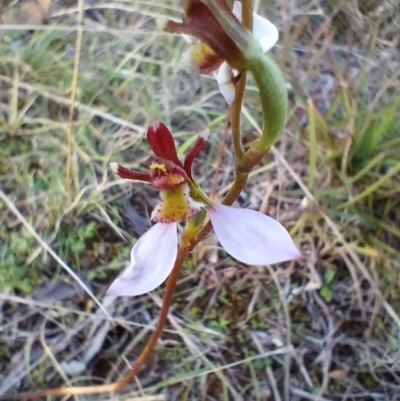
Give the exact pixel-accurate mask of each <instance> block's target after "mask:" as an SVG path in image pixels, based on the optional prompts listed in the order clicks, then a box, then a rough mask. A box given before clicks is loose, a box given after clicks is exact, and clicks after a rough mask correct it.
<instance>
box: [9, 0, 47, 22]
mask: <svg viewBox="0 0 400 401" xmlns="http://www.w3.org/2000/svg"><path fill="white" fill-rule="evenodd" d="M51 2H52V0H40V1H38V2H36V1H30V2H29V3H25V4H24V5H23V6H22V7H21V8H20V9H18V10H13V9H11V10H9V11H8V13H6V15H5V18H4V20H5V22H6V23H7V24H17V25H40V24H41V23H42V22H43V21H44V19H45V18H46V16H47V13H48V11H49V9H50V6H51Z"/></svg>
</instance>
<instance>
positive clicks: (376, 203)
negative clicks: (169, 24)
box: [0, 0, 400, 401]
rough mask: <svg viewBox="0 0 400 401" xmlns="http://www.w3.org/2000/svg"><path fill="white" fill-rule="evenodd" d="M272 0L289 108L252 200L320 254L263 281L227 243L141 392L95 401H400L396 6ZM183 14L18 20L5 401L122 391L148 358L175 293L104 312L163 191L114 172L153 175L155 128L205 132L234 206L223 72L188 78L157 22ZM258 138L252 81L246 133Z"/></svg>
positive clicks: (98, 9) (7, 182) (5, 58)
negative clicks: (125, 378) (100, 389)
mask: <svg viewBox="0 0 400 401" xmlns="http://www.w3.org/2000/svg"><path fill="white" fill-rule="evenodd" d="M9 3H11V2H9ZM20 3H22V2H20ZM267 3H268V4H265V3H264V2H263V1H257V0H255V6H256V8H258V9H259V11H260V13H261V14H266V13H267V11H268V16H269V18H270V19H272V20H273V21H274V22H275V23H276V24H277V25H278V26H279V29H280V31H281V40H280V42H279V45H278V46H277V47H276V48H275V49H274V51H273V57H274V58H275V59H276V60H277V61H278V62H279V63H280V65H281V67H282V68H283V69H284V71H285V75H286V78H287V82H288V85H289V87H290V90H289V92H290V102H291V110H290V115H289V118H288V123H287V126H286V128H285V131H284V133H283V135H282V137H281V140H280V141H279V142H278V143H277V144H276V148H274V149H273V150H272V151H271V154H270V156H269V157H268V158H267V159H266V160H265V161H264V163H263V164H262V165H260V167H259V168H258V169H256V170H255V171H254V172H253V173H252V174H251V178H250V180H249V184H248V186H247V188H246V190H245V191H244V193H243V194H242V196H241V197H240V198H239V200H238V205H242V206H244V207H250V208H254V209H258V210H261V211H263V212H266V213H268V214H270V215H272V216H274V217H276V218H277V219H278V220H280V221H281V222H283V223H284V224H285V225H286V226H287V227H288V229H289V230H290V231H291V234H292V235H293V238H294V240H295V242H296V243H297V244H298V246H299V247H300V248H301V250H302V253H303V256H304V257H303V258H302V259H301V260H299V261H296V262H293V263H287V264H282V265H280V266H274V267H248V266H244V265H242V264H240V263H238V262H236V261H234V260H232V259H231V258H229V257H227V255H226V254H225V253H224V252H223V251H222V250H221V249H220V248H219V247H218V243H217V242H216V241H215V239H214V237H213V236H211V237H210V239H208V240H207V241H206V242H205V243H203V244H201V245H200V246H199V247H198V248H197V249H196V251H195V252H194V253H193V255H192V256H191V257H190V258H189V259H188V260H187V261H186V264H185V269H184V271H183V273H182V275H181V280H180V282H179V285H178V287H177V292H176V295H175V299H174V303H173V307H172V308H171V311H170V315H169V323H168V326H167V328H166V329H165V332H164V334H163V337H162V339H161V340H160V341H159V344H158V346H157V348H156V352H154V353H153V356H152V358H151V360H149V361H148V362H147V363H146V364H145V366H144V367H143V369H142V371H141V373H140V374H139V376H138V377H137V380H136V381H135V382H133V383H132V385H131V386H130V387H129V388H126V389H125V391H124V395H117V394H112V395H109V394H105V395H103V396H96V397H95V398H94V399H98V400H103V399H104V400H106V399H107V400H111V399H112V400H118V399H130V400H133V399H135V400H136V399H138V400H139V399H140V400H164V399H165V400H166V399H168V400H195V401H197V400H277V401H279V400H286V401H289V400H290V401H297V400H299V401H300V400H395V399H399V398H400V349H399V340H400V317H399V315H400V296H399V293H400V279H399V273H400V251H399V249H400V229H399V226H400V157H399V154H400V135H399V132H400V123H399V120H398V118H397V115H398V113H399V102H400V92H399V86H400V74H399V71H400V68H399V55H398V52H399V43H398V32H399V27H400V15H399V14H400V3H399V1H397V0H390V1H389V0H388V1H384V2H383V1H380V2H379V1H372V0H371V1H359V2H358V4H357V2H355V1H354V2H334V1H327V2H318V1H313V2H310V1H305V0H304V1H300V0H298V1H294V0H293V1H290V2H289V1H283V0H275V1H273V2H272V1H271V2H267ZM18 5H20V4H17V5H14V6H18ZM0 12H4V9H1V7H0ZM180 15H181V8H180V5H179V2H178V1H171V0H170V1H168V0H164V1H163V2H156V1H151V0H150V1H149V0H135V1H133V0H119V1H112V2H111V1H105V2H102V3H101V2H95V1H85V2H83V1H75V0H74V1H72V0H54V2H53V4H52V5H51V8H50V9H49V18H47V19H46V21H45V23H44V24H43V25H36V26H30V27H29V28H30V29H29V31H28V30H26V27H21V26H20V25H19V26H17V25H13V26H6V25H2V26H0V28H1V30H0V141H1V145H0V188H1V192H0V219H1V224H0V289H1V294H0V308H1V309H0V319H1V323H0V324H1V326H0V327H1V331H0V395H2V396H3V397H4V398H5V399H7V400H11V399H12V398H13V394H14V393H15V392H19V391H23V390H25V391H26V390H33V389H43V388H47V387H56V386H60V385H63V386H64V385H78V384H80V385H82V384H89V383H101V382H111V381H114V380H116V379H118V378H120V377H121V376H122V375H123V374H124V372H126V370H127V368H128V366H129V364H130V363H132V362H133V361H134V359H135V357H136V356H137V355H138V354H139V352H140V351H141V349H142V348H143V345H144V343H145V341H146V339H147V338H148V336H149V333H150V331H151V330H152V327H153V326H154V323H155V321H156V319H157V313H158V311H159V308H160V305H161V302H162V293H163V290H162V288H160V289H158V290H157V291H155V292H153V293H151V294H149V295H146V296H142V297H137V298H134V299H126V298H123V299H117V300H114V301H109V302H108V304H104V302H103V295H104V291H105V290H106V288H107V286H108V285H109V284H110V282H111V281H112V280H113V278H114V277H115V276H116V275H117V274H118V272H119V271H121V269H122V268H123V267H124V266H125V264H126V261H127V259H128V257H129V252H130V248H131V246H132V243H133V242H134V241H135V239H136V238H138V236H139V235H140V234H141V233H143V232H144V231H145V230H146V229H147V228H148V227H149V224H150V223H149V220H148V217H149V214H150V213H151V210H152V207H153V206H154V205H155V203H156V202H157V192H156V191H154V190H152V189H151V188H149V187H146V186H143V185H140V184H139V185H136V184H135V185H133V184H131V183H129V182H126V181H124V180H121V179H118V177H116V176H115V175H114V174H113V173H112V172H111V170H110V168H109V167H108V164H109V162H110V161H118V162H121V163H123V164H124V165H126V166H130V167H132V168H145V167H146V165H147V164H148V162H149V160H150V159H149V156H150V153H149V148H148V146H147V144H146V142H145V141H144V140H143V133H144V132H145V129H146V127H147V126H148V124H149V123H150V122H151V121H152V120H154V119H159V120H161V121H163V122H164V123H165V124H167V125H169V126H170V127H171V128H172V129H173V132H174V133H175V136H176V140H177V143H178V144H179V146H180V152H181V153H183V152H184V150H185V149H186V148H187V146H188V145H189V144H190V143H191V141H193V140H194V139H195V137H196V135H197V134H198V133H199V132H201V131H202V130H203V129H205V128H207V127H209V128H210V129H211V136H210V140H209V145H208V148H207V151H206V152H204V154H203V155H202V159H201V160H200V161H199V162H198V163H197V164H196V165H195V176H196V178H198V182H199V184H200V185H201V186H202V187H203V189H204V190H206V191H207V192H208V193H211V194H214V195H215V196H216V197H218V198H221V197H222V196H223V194H224V193H225V192H226V190H227V186H228V185H229V183H230V182H231V179H232V160H233V153H232V147H231V142H230V140H229V135H227V133H226V132H225V131H226V128H225V127H226V105H225V103H224V101H223V99H222V97H221V96H220V95H219V93H218V91H217V88H216V84H215V82H213V80H212V79H210V78H209V77H197V76H190V75H188V74H186V73H184V72H182V71H181V70H180V64H179V60H180V55H181V52H182V51H183V49H184V46H185V44H184V42H183V40H182V39H181V38H179V37H175V36H169V35H166V34H164V33H163V32H162V31H160V30H159V28H158V27H157V24H156V22H155V19H157V18H160V17H165V16H176V17H179V16H180ZM79 21H81V24H79ZM80 27H82V28H80ZM23 28H24V29H23ZM71 117H72V118H71ZM258 124H260V108H259V103H258V99H257V93H256V88H255V86H254V83H253V82H252V81H250V82H249V85H248V91H247V94H246V99H245V103H244V108H243V122H242V125H243V135H245V136H247V137H249V138H254V137H255V136H256V135H257V134H258V133H257V131H258V129H259V125H258ZM71 273H72V274H73V273H76V275H77V276H72V275H71ZM76 399H80V400H84V399H92V398H89V397H86V398H85V397H83V396H82V397H77V398H76Z"/></svg>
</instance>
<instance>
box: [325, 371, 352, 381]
mask: <svg viewBox="0 0 400 401" xmlns="http://www.w3.org/2000/svg"><path fill="white" fill-rule="evenodd" d="M348 374H349V370H348V369H336V370H332V372H329V374H328V376H329V378H330V379H345V378H346V377H347V375H348Z"/></svg>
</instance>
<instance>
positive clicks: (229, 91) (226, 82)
mask: <svg viewBox="0 0 400 401" xmlns="http://www.w3.org/2000/svg"><path fill="white" fill-rule="evenodd" d="M232 78H233V71H232V68H231V67H230V66H229V65H228V63H227V62H223V63H222V64H221V67H219V69H218V74H217V83H218V86H219V91H220V92H221V94H222V96H223V97H224V98H225V100H226V102H227V103H228V104H232V103H233V101H234V100H235V85H234V83H233V82H232Z"/></svg>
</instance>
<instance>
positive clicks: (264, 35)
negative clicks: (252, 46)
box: [232, 1, 279, 53]
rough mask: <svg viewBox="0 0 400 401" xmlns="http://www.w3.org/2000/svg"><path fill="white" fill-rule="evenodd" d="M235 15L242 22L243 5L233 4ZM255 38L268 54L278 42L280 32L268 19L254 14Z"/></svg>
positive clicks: (236, 2) (237, 2)
mask: <svg viewBox="0 0 400 401" xmlns="http://www.w3.org/2000/svg"><path fill="white" fill-rule="evenodd" d="M232 12H233V14H234V15H235V17H236V18H238V19H239V21H241V20H242V3H240V2H239V1H235V2H234V3H233V10H232ZM253 36H254V37H255V38H256V39H257V40H258V42H259V43H260V45H261V48H262V49H263V51H264V53H266V52H267V51H268V50H269V49H271V48H272V47H273V46H274V45H275V43H276V42H277V41H278V37H279V32H278V29H277V27H276V26H275V25H274V24H273V23H272V22H270V21H268V20H267V19H265V18H263V17H260V16H259V15H258V14H256V13H253Z"/></svg>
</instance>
